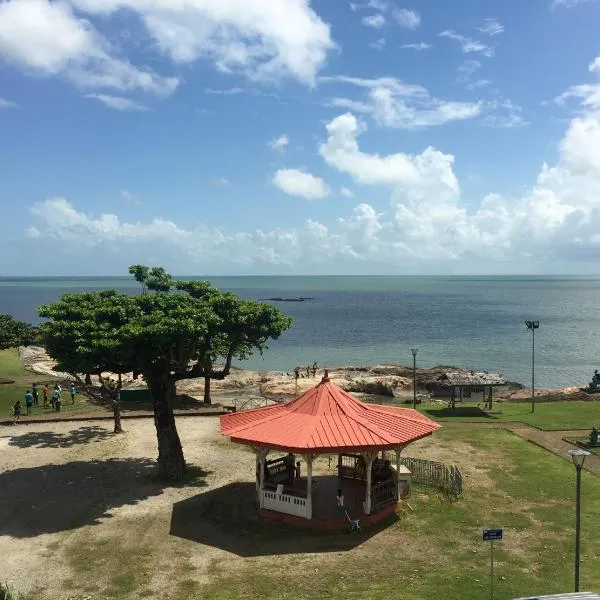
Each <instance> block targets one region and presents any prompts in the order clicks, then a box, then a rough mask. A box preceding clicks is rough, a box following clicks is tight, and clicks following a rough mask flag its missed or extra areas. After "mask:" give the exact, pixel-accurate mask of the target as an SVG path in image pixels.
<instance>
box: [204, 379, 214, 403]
mask: <svg viewBox="0 0 600 600" xmlns="http://www.w3.org/2000/svg"><path fill="white" fill-rule="evenodd" d="M211 402H212V399H211V397H210V377H205V378H204V404H211Z"/></svg>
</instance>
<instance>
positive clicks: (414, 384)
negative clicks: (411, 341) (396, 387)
mask: <svg viewBox="0 0 600 600" xmlns="http://www.w3.org/2000/svg"><path fill="white" fill-rule="evenodd" d="M410 351H411V352H412V355H413V408H414V409H416V408H417V354H418V352H419V349H418V348H411V349H410Z"/></svg>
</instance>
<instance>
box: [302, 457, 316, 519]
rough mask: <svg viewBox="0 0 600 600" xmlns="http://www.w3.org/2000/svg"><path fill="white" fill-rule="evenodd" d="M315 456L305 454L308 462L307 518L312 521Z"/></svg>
mask: <svg viewBox="0 0 600 600" xmlns="http://www.w3.org/2000/svg"><path fill="white" fill-rule="evenodd" d="M314 456H315V455H314V454H305V455H304V460H306V518H307V519H312V464H313V458H314Z"/></svg>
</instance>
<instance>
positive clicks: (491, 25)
mask: <svg viewBox="0 0 600 600" xmlns="http://www.w3.org/2000/svg"><path fill="white" fill-rule="evenodd" d="M477 31H480V32H481V33H485V34H486V35H492V36H493V35H499V34H501V33H504V25H502V24H501V23H499V22H498V21H497V20H496V19H492V18H491V17H488V18H487V19H486V20H485V21H484V23H483V25H482V26H481V27H478V28H477Z"/></svg>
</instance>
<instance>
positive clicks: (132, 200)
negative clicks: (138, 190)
mask: <svg viewBox="0 0 600 600" xmlns="http://www.w3.org/2000/svg"><path fill="white" fill-rule="evenodd" d="M121 197H122V198H123V200H125V202H128V203H129V204H135V205H136V206H140V205H141V204H142V200H141V198H140V197H139V196H138V195H137V194H133V193H132V192H128V191H127V190H121Z"/></svg>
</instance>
